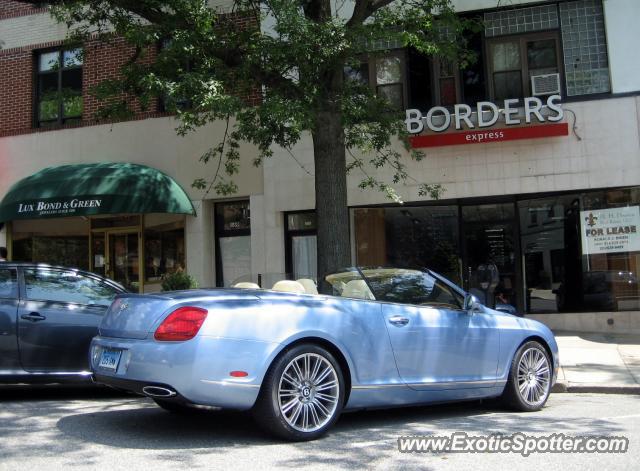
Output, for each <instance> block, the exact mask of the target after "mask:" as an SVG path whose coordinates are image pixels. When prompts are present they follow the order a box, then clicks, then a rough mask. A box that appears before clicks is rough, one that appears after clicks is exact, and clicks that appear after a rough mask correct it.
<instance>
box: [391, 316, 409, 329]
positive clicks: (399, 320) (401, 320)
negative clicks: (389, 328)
mask: <svg viewBox="0 0 640 471" xmlns="http://www.w3.org/2000/svg"><path fill="white" fill-rule="evenodd" d="M408 323H409V319H408V318H406V317H402V316H393V317H390V318H389V324H393V325H395V326H396V327H402V326H403V325H407V324H408Z"/></svg>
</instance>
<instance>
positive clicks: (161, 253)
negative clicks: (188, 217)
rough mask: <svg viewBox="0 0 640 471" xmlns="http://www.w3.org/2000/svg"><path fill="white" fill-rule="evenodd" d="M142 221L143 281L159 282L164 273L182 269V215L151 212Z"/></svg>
mask: <svg viewBox="0 0 640 471" xmlns="http://www.w3.org/2000/svg"><path fill="white" fill-rule="evenodd" d="M144 222H145V224H144V260H145V263H144V274H145V281H147V282H154V281H157V282H159V281H160V280H161V279H162V277H163V276H165V275H168V274H171V273H175V272H176V271H178V270H184V268H185V261H184V259H185V246H184V217H183V216H175V215H169V214H151V215H146V216H145V220H144Z"/></svg>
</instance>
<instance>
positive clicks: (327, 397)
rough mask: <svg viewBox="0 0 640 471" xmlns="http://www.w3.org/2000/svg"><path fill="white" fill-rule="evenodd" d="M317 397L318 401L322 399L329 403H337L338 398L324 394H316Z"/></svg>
mask: <svg viewBox="0 0 640 471" xmlns="http://www.w3.org/2000/svg"><path fill="white" fill-rule="evenodd" d="M316 397H317V398H318V399H322V400H323V401H329V402H336V401H337V398H336V396H331V395H329V394H324V393H319V392H316Z"/></svg>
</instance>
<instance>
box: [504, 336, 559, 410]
mask: <svg viewBox="0 0 640 471" xmlns="http://www.w3.org/2000/svg"><path fill="white" fill-rule="evenodd" d="M552 377H553V375H552V366H551V360H550V358H549V354H548V353H547V350H546V349H545V348H544V347H543V346H542V345H541V344H540V343H539V342H536V341H530V342H526V343H524V344H523V345H521V346H520V348H519V349H518V351H517V352H516V354H515V356H514V357H513V361H512V362H511V368H510V370H509V379H508V381H507V384H506V386H505V389H504V392H503V393H502V400H503V402H504V403H505V405H507V406H508V407H509V408H511V409H514V410H517V411H522V412H534V411H537V410H540V409H542V408H543V407H544V405H545V403H546V402H547V399H549V393H550V392H551V378H552Z"/></svg>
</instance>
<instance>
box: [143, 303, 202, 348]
mask: <svg viewBox="0 0 640 471" xmlns="http://www.w3.org/2000/svg"><path fill="white" fill-rule="evenodd" d="M206 318H207V310H206V309H202V308H199V307H191V306H185V307H180V308H178V309H176V310H175V311H173V312H172V313H171V314H169V315H168V316H167V318H166V319H165V320H164V321H162V324H160V325H159V326H158V328H157V329H156V332H155V333H154V334H153V338H155V339H156V340H160V341H181V340H190V339H192V338H193V337H195V336H196V334H197V333H198V331H199V330H200V327H202V323H203V322H204V320H205V319H206Z"/></svg>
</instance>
